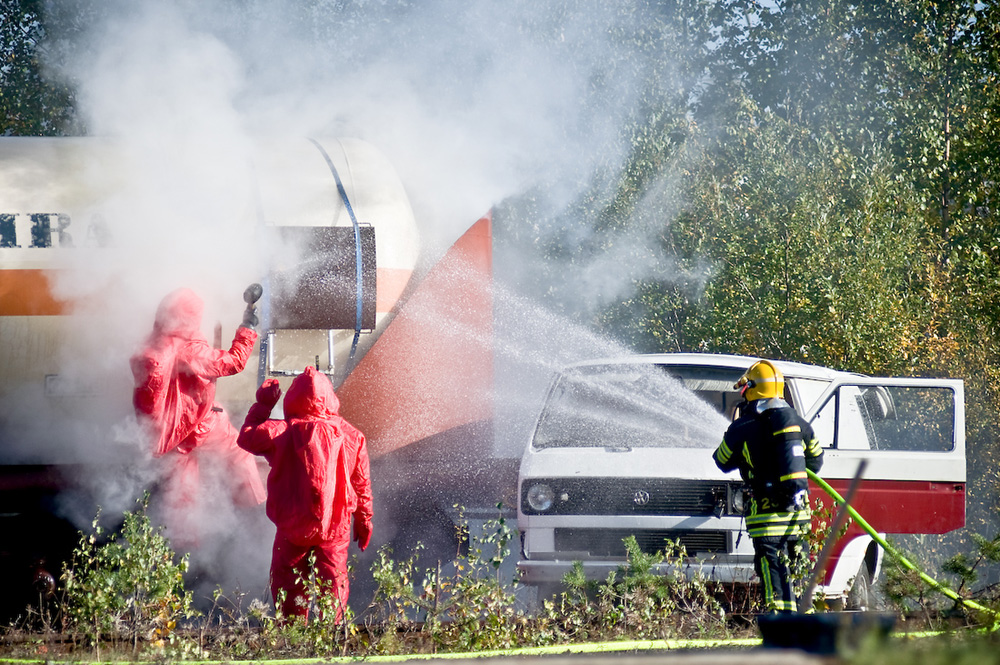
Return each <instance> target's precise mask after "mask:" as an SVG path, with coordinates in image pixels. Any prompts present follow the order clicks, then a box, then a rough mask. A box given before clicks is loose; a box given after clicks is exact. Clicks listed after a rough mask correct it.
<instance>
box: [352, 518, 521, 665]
mask: <svg viewBox="0 0 1000 665" xmlns="http://www.w3.org/2000/svg"><path fill="white" fill-rule="evenodd" d="M501 507H502V504H498V505H497V508H498V510H499V509H500V508H501ZM464 528H467V527H464ZM513 535H514V532H513V530H512V529H511V527H510V526H509V525H508V524H507V522H506V518H504V517H503V515H502V514H501V515H498V516H497V517H496V518H494V519H491V520H488V521H487V522H486V525H485V527H484V532H483V534H482V535H475V536H472V537H471V538H470V545H469V550H468V553H467V554H465V555H464V556H461V557H459V558H457V559H456V560H455V561H454V563H453V565H450V566H445V565H443V564H442V562H440V561H439V562H437V565H436V566H435V567H432V568H422V567H421V566H420V564H419V558H420V551H421V548H418V549H417V550H416V551H415V552H414V553H413V554H412V555H411V556H410V557H409V558H408V559H406V560H403V561H395V560H394V559H393V558H392V552H391V551H390V550H389V549H388V548H387V547H383V548H381V549H380V550H379V552H378V559H377V561H376V562H375V564H374V565H373V567H372V572H373V575H374V578H375V581H376V582H377V583H378V592H377V593H376V597H375V601H374V603H373V604H378V605H381V606H382V607H383V608H384V609H383V610H382V611H380V612H379V615H380V618H381V619H383V620H385V621H386V629H385V631H383V638H382V641H381V642H379V643H377V644H376V645H375V651H376V653H386V652H392V651H394V650H395V649H396V648H398V641H397V631H398V630H399V628H401V627H408V628H413V627H415V626H417V625H418V624H417V623H416V622H421V623H419V630H420V631H421V632H423V633H425V634H426V635H427V636H428V637H429V638H430V640H431V644H432V650H433V651H435V652H436V651H437V650H438V649H442V650H448V651H479V650H483V649H501V648H506V647H510V646H513V645H514V644H515V643H516V639H517V638H516V636H517V633H518V630H519V628H520V627H521V625H522V623H523V617H522V614H521V613H520V612H518V611H517V610H516V609H515V603H514V598H513V592H512V591H511V589H510V587H509V585H506V584H505V583H504V581H503V579H502V578H501V574H500V567H501V565H502V564H503V562H504V560H505V559H506V558H507V557H508V556H509V555H510V548H509V544H510V542H511V540H512V538H513Z"/></svg>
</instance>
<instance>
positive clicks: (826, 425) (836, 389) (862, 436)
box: [805, 376, 966, 607]
mask: <svg viewBox="0 0 1000 665" xmlns="http://www.w3.org/2000/svg"><path fill="white" fill-rule="evenodd" d="M805 417H806V419H807V420H809V421H810V422H811V423H812V426H813V429H814V430H815V432H816V435H817V437H818V438H819V440H820V443H821V445H822V446H823V448H824V454H825V459H824V463H823V469H822V471H821V472H820V475H821V477H822V478H823V479H824V480H826V481H827V482H828V483H829V484H830V485H831V486H832V487H833V488H834V489H835V490H837V491H838V492H840V493H841V495H843V494H844V493H846V490H847V486H848V485H849V483H850V480H851V478H853V476H854V474H855V473H856V472H857V469H858V463H859V461H860V460H861V459H862V458H864V459H866V460H867V468H866V471H865V475H864V479H863V481H862V483H861V485H860V487H859V489H858V492H857V495H856V497H855V499H854V501H853V502H852V503H853V507H854V508H855V509H856V510H857V511H858V513H859V514H860V515H861V516H863V517H864V518H865V519H866V520H867V521H868V522H869V524H871V526H872V527H874V528H875V529H877V530H878V531H879V532H880V533H887V534H916V533H922V534H943V533H947V532H949V531H953V530H955V529H959V528H961V527H963V526H965V483H966V471H965V393H964V385H963V383H962V381H961V380H957V379H910V378H900V379H886V378H869V377H860V376H851V377H849V378H843V379H838V380H836V381H834V382H833V383H832V384H830V386H829V387H828V388H827V389H826V390H825V391H824V392H823V394H822V395H821V396H820V398H819V399H818V400H817V401H816V402H815V403H814V405H813V406H812V407H810V408H809V409H808V411H807V413H806V414H805ZM812 490H813V491H812V494H811V496H812V497H813V509H814V514H816V513H817V512H820V511H819V508H820V505H823V506H825V507H826V509H827V510H829V511H830V512H831V513H832V512H835V510H836V506H835V505H834V502H833V500H832V499H831V498H830V497H828V496H827V495H826V494H825V493H824V492H823V491H822V490H820V489H819V488H817V487H815V486H814V487H813V488H812ZM825 535H826V534H822V533H821V534H820V536H822V537H825ZM880 565H881V551H880V548H879V547H878V546H877V545H876V544H875V543H874V541H873V540H872V538H871V537H870V536H869V535H868V534H867V533H865V532H864V531H863V530H862V529H861V528H860V527H859V526H858V525H856V524H853V523H852V524H851V526H850V527H849V529H848V532H847V534H846V536H845V537H843V538H841V539H840V541H839V542H838V543H837V545H836V547H835V550H834V553H833V555H832V557H831V560H830V563H829V564H828V566H827V573H826V579H825V580H824V587H825V588H826V589H828V591H829V592H830V593H833V594H836V593H837V592H836V590H838V589H841V590H842V589H845V588H851V587H852V585H853V589H854V591H855V596H864V595H865V594H866V593H868V591H869V590H868V589H865V588H864V587H865V586H866V585H870V583H871V582H872V581H873V580H874V579H875V578H876V576H877V575H878V570H879V567H880ZM852 577H853V578H854V581H853V582H852V581H851V578H852ZM859 587H861V588H859ZM854 601H855V602H854V604H855V605H859V604H860V605H861V606H862V607H863V605H864V598H859V597H855V598H854Z"/></svg>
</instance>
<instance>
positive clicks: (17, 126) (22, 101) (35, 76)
mask: <svg viewBox="0 0 1000 665" xmlns="http://www.w3.org/2000/svg"><path fill="white" fill-rule="evenodd" d="M43 5H44V3H43V2H42V0H0V135H2V136H57V135H61V134H64V133H67V132H69V131H72V129H73V128H74V125H75V123H76V116H75V109H74V96H73V91H72V89H71V88H70V87H69V86H68V85H66V84H65V83H62V82H58V81H55V80H54V79H52V78H49V77H48V76H47V74H48V73H49V72H47V70H46V67H45V63H44V61H45V39H46V29H45V25H44V17H43V12H42V8H43Z"/></svg>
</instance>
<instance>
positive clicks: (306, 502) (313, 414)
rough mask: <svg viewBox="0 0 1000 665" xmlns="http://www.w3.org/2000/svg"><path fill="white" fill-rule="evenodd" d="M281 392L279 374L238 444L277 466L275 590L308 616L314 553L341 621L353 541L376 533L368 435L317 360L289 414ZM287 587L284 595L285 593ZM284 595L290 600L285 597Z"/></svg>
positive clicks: (292, 609) (288, 398)
mask: <svg viewBox="0 0 1000 665" xmlns="http://www.w3.org/2000/svg"><path fill="white" fill-rule="evenodd" d="M280 397H281V388H280V387H279V386H278V381H277V379H268V380H266V381H264V383H263V384H261V386H260V388H258V389H257V402H256V404H254V405H253V406H251V407H250V410H249V412H248V413H247V417H246V420H245V421H244V423H243V428H242V429H241V430H240V435H239V439H238V443H239V445H240V447H242V448H243V449H245V450H247V451H249V452H251V453H254V454H255V455H262V456H263V457H264V458H265V459H266V460H267V461H268V463H269V464H270V465H271V470H270V472H269V473H268V476H267V508H266V510H267V516H268V517H269V518H270V519H271V521H272V522H274V524H275V526H276V527H277V529H276V532H275V536H274V548H273V550H272V553H271V595H272V597H273V599H274V603H275V607H276V608H279V609H280V610H281V612H282V614H283V615H284V616H285V617H288V618H291V617H295V616H301V617H304V618H308V615H309V608H308V607H307V606H306V603H305V589H304V588H303V586H302V584H301V582H300V581H299V580H302V579H309V572H310V571H309V557H310V555H311V554H312V555H315V573H316V576H317V578H318V579H320V580H324V581H325V582H326V583H329V584H330V585H331V587H332V590H333V591H334V593H335V594H336V600H337V601H338V603H337V616H336V620H337V621H340V620H341V619H342V618H343V608H344V607H346V605H347V597H348V593H349V584H348V579H347V548H348V546H349V545H350V542H351V539H352V537H351V517H352V516H353V518H354V529H353V539H354V540H355V541H357V543H358V547H359V548H360V549H361V550H362V551H364V550H365V548H366V547H368V543H369V542H370V540H371V535H372V488H371V478H370V475H369V463H368V450H367V448H366V447H365V437H364V435H363V434H362V433H361V432H360V431H359V430H358V429H357V428H355V427H354V426H353V425H351V424H350V423H349V422H347V421H346V420H345V419H344V418H342V417H341V416H340V415H338V412H339V410H340V400H339V399H338V398H337V394H336V393H335V392H334V390H333V385H332V384H331V383H330V379H329V378H327V377H326V376H325V375H324V374H321V373H319V372H317V371H316V370H315V369H314V368H313V367H306V368H305V371H304V372H303V373H302V374H300V375H299V376H297V377H295V380H293V381H292V384H291V386H289V388H288V392H287V394H286V395H285V399H284V402H283V403H282V405H283V407H284V420H275V419H270V418H269V416H270V413H271V410H272V409H273V408H274V405H275V404H277V403H278V398H280ZM282 592H284V594H282ZM282 596H284V597H283V599H282Z"/></svg>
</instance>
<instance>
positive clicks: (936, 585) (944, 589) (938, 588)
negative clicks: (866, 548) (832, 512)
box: [806, 469, 1000, 617]
mask: <svg viewBox="0 0 1000 665" xmlns="http://www.w3.org/2000/svg"><path fill="white" fill-rule="evenodd" d="M806 473H807V474H809V477H810V478H811V479H812V480H813V482H815V483H816V484H817V485H819V486H820V488H821V489H822V490H823V491H824V492H826V493H827V494H829V495H830V496H831V497H832V498H833V500H834V501H836V502H837V503H839V504H841V505H843V506H844V507H846V508H847V511H848V513H850V515H851V517H853V518H854V521H855V522H857V523H858V525H859V526H860V527H861V528H862V529H864V530H865V531H867V532H868V535H870V536H871V537H872V538H873V539H874V540H875V542H876V543H878V544H879V546H880V547H881V548H882V549H883V550H885V552H886V553H888V554H889V555H890V556H891V557H892V558H893V559H895V560H896V561H898V562H899V564H900V565H901V566H903V567H904V568H906V569H907V570H912V571H913V572H915V573H917V574H918V575H919V576H920V579H921V580H923V581H924V582H926V583H927V584H928V585H930V586H931V588H933V589H934V590H936V591H939V592H940V593H942V594H944V595H945V596H947V597H948V598H951V599H952V600H954V601H955V602H956V603H960V604H962V605H965V606H966V607H971V608H972V609H974V610H979V611H980V612H986V613H987V614H991V615H992V616H994V617H997V616H1000V612H997V611H996V610H991V609H990V608H988V607H984V606H982V605H980V604H979V603H976V602H974V601H971V600H968V599H967V598H962V597H961V596H959V595H958V594H957V593H955V592H954V591H952V590H951V589H949V588H948V587H946V586H944V585H943V584H941V583H940V582H938V581H937V580H935V579H933V578H932V577H930V576H929V575H927V574H926V573H924V572H923V571H922V570H920V569H919V568H917V567H916V566H915V565H913V563H912V562H911V561H910V560H909V559H907V558H906V557H904V556H903V555H902V554H900V553H899V552H898V551H896V549H895V548H894V547H892V546H891V545H890V544H889V543H887V542H886V540H885V538H883V537H882V536H880V535H879V534H878V532H877V531H875V529H874V528H872V526H871V525H870V524H868V522H866V521H865V519H864V518H863V517H861V515H859V514H858V511H856V510H854V508H852V507H851V506H850V505H848V504H847V503H846V502H845V501H844V498H843V497H842V496H840V494H838V493H837V490H835V489H833V488H832V487H830V485H829V484H827V482H826V481H825V480H823V479H822V478H820V477H819V476H817V475H816V474H815V473H813V472H812V471H810V470H808V469H806Z"/></svg>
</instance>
